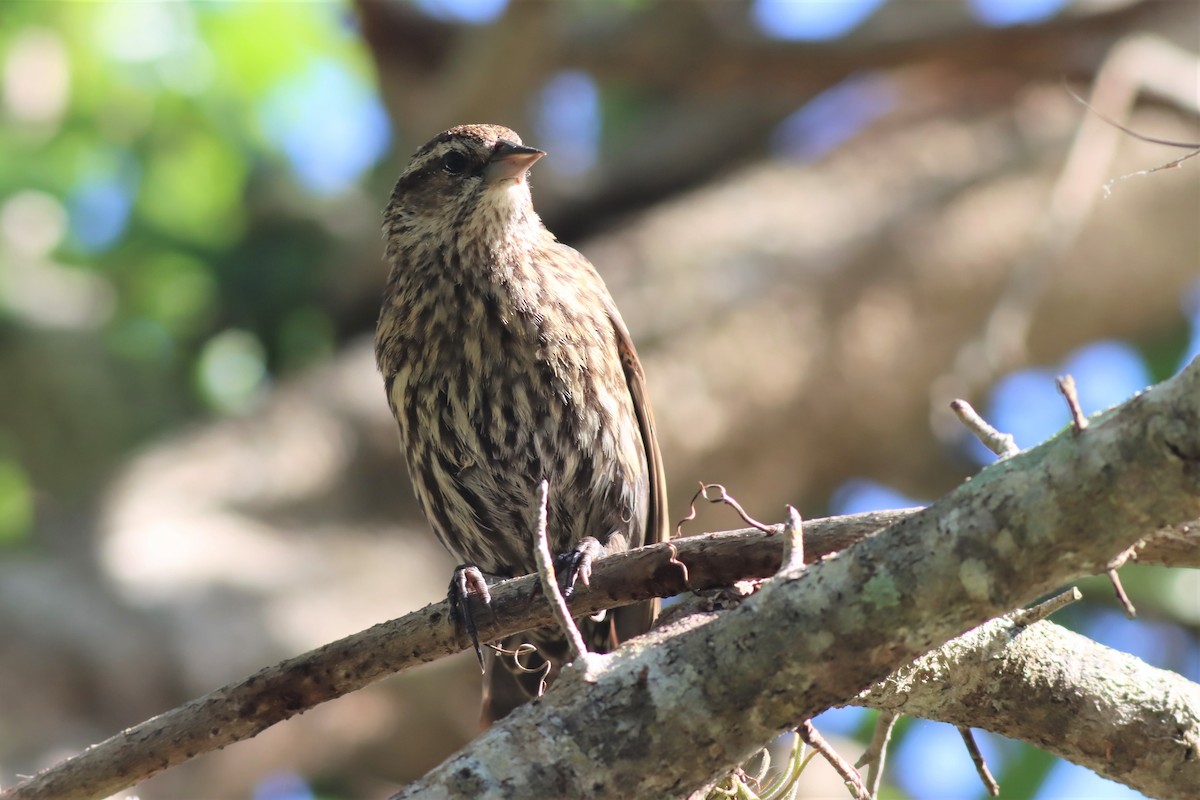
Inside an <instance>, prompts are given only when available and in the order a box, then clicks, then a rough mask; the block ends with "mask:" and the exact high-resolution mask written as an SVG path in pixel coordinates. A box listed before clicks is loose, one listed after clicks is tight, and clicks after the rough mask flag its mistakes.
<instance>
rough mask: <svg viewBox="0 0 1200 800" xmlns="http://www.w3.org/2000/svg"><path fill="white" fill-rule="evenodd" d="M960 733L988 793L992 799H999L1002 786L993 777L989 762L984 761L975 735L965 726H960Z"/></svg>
mask: <svg viewBox="0 0 1200 800" xmlns="http://www.w3.org/2000/svg"><path fill="white" fill-rule="evenodd" d="M958 732H959V734H960V735H961V736H962V739H963V744H965V745H966V746H967V752H968V753H970V754H971V761H973V762H974V763H975V771H976V772H978V773H979V780H981V781H983V786H984V788H985V789H987V793H988V794H990V795H991V796H992V797H999V796H1000V784H998V783H996V779H995V778H993V777H992V771H991V770H990V769H988V765H987V762H986V761H984V760H983V753H981V752H979V745H977V744H976V743H975V735H974V734H972V733H971V729H970V728H968V727H966V726H965V725H959V726H958Z"/></svg>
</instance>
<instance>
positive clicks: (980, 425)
mask: <svg viewBox="0 0 1200 800" xmlns="http://www.w3.org/2000/svg"><path fill="white" fill-rule="evenodd" d="M950 408H951V410H953V411H954V413H955V414H957V415H958V418H959V419H960V420H962V424H963V425H966V426H967V430H969V431H970V432H971V433H973V434H975V436H976V438H978V439H979V441H981V442H983V446H984V447H986V448H987V449H988V450H991V451H992V452H993V453H995V454H996V455H998V456H1000V457H1001V458H1008V457H1009V456H1015V455H1016V454H1017V453H1019V452H1021V448H1019V447H1017V441H1016V440H1015V439H1014V438H1013V437H1012V434H1009V433H1001V432H1000V431H998V430H996V429H995V428H993V427H992V426H991V425H989V424H988V422H987V420H985V419H984V418H983V417H981V416H979V414H978V413H976V411H975V409H974V408H971V404H970V403H968V402H967V401H966V400H952V401H950Z"/></svg>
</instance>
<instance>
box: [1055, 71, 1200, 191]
mask: <svg viewBox="0 0 1200 800" xmlns="http://www.w3.org/2000/svg"><path fill="white" fill-rule="evenodd" d="M1066 88H1067V94H1069V95H1071V97H1074V98H1075V100H1076V102H1078V103H1079V104H1080V105H1082V106H1083V107H1084V108H1086V109H1087V110H1088V111H1091V112H1092V113H1093V114H1095V115H1096V116H1097V117H1099V118H1100V119H1102V120H1104V121H1105V122H1107V123H1108V124H1109V125H1112V126H1113V127H1114V128H1116V129H1117V130H1119V131H1121V132H1123V133H1125V134H1127V135H1129V136H1132V137H1133V138H1135V139H1140V140H1141V141H1143V142H1148V143H1150V144H1161V145H1163V146H1164V147H1180V148H1184V149H1186V150H1189V151H1191V152H1189V153H1186V154H1185V155H1182V156H1180V157H1179V158H1176V159H1175V160H1173V161H1168V162H1167V163H1165V164H1159V165H1158V166H1157V167H1150V168H1148V169H1139V170H1137V171H1136V172H1129V173H1126V174H1125V175H1119V176H1117V177H1116V178H1110V179H1109V180H1108V181H1107V182H1106V183H1105V184H1104V196H1105V197H1107V196H1109V195H1111V194H1112V187H1113V184H1114V183H1118V182H1120V181H1123V180H1125V179H1126V178H1136V177H1139V176H1141V175H1151V174H1153V173H1155V172H1161V171H1162V170H1166V169H1175V168H1176V167H1178V166H1180V165H1181V164H1183V162H1185V161H1187V160H1188V159H1189V158H1194V157H1195V156H1197V155H1200V144H1197V143H1196V142H1176V141H1172V140H1170V139H1159V138H1157V137H1155V136H1147V135H1145V134H1144V133H1138V132H1137V131H1135V130H1133V129H1132V128H1127V127H1126V126H1124V125H1122V124H1121V123H1119V122H1117V121H1116V120H1115V119H1113V118H1112V117H1110V116H1108V115H1107V114H1104V113H1102V112H1101V111H1099V110H1098V109H1097V108H1096V107H1095V106H1093V105H1092V104H1091V103H1089V102H1088V101H1087V100H1084V99H1083V98H1082V97H1080V96H1079V95H1077V94H1076V93H1075V92H1074V90H1072V89H1071V87H1070V86H1067V87H1066Z"/></svg>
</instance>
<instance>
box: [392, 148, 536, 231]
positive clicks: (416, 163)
mask: <svg viewBox="0 0 1200 800" xmlns="http://www.w3.org/2000/svg"><path fill="white" fill-rule="evenodd" d="M544 155H545V153H544V152H542V151H541V150H538V149H537V148H534V147H527V146H526V145H525V144H523V143H522V142H521V137H520V136H518V135H517V134H516V133H514V132H513V131H511V130H509V129H508V128H504V127H501V126H499V125H460V126H458V127H455V128H451V129H450V130H448V131H444V132H443V133H440V134H438V135H437V136H435V137H434V138H433V139H431V140H430V141H429V142H427V143H426V144H425V145H424V146H423V147H421V148H420V149H419V150H417V152H416V153H414V154H413V157H412V159H411V160H410V161H409V163H408V166H407V167H406V168H405V170H404V172H403V173H402V174H401V175H400V178H399V180H397V181H396V188H395V189H394V190H393V191H392V197H391V201H390V203H389V204H388V208H387V211H386V213H385V223H384V232H385V234H386V235H387V237H388V238H389V239H392V238H394V237H398V236H405V237H411V236H417V237H424V238H425V240H426V242H431V241H437V242H448V241H451V240H455V239H460V238H462V237H470V238H471V239H473V240H485V241H486V240H494V239H495V238H496V237H500V236H503V235H504V231H505V230H506V229H508V228H509V227H510V226H511V225H512V223H514V222H518V223H519V222H520V221H522V220H523V219H524V218H530V217H532V218H533V219H536V215H534V213H533V202H532V199H531V198H530V194H529V182H528V180H527V179H526V173H527V172H528V171H529V168H530V167H531V166H533V164H534V163H535V162H536V161H537V160H538V159H539V158H541V157H542V156H544Z"/></svg>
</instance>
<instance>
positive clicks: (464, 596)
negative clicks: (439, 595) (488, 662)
mask: <svg viewBox="0 0 1200 800" xmlns="http://www.w3.org/2000/svg"><path fill="white" fill-rule="evenodd" d="M472 595H474V596H475V597H478V598H479V599H480V600H481V601H483V604H484V605H485V606H489V605H491V603H492V594H491V592H489V591H488V585H487V581H485V580H484V578H483V573H482V572H480V570H479V567H476V566H475V565H474V564H459V565H458V566H457V567H455V569H454V576H453V577H452V578H451V579H450V590H449V591H448V592H447V597H448V599H449V600H450V614H451V616H452V617H453V618H454V624H455V625H458V626H460V627H461V628H462V630H464V631H465V632H466V634H467V636H468V638H470V640H471V646H472V647H473V648H475V656H476V657H477V658H478V659H479V669H480V670H481V671H482V670H483V648H482V647H480V645H479V631H478V629H477V628H476V627H475V613H474V612H473V611H472V610H471V596H472Z"/></svg>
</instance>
